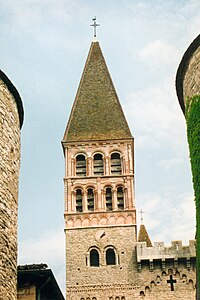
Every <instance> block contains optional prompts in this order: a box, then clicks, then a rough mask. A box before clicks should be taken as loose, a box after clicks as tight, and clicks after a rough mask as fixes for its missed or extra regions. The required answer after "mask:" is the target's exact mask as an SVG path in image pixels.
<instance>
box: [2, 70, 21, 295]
mask: <svg viewBox="0 0 200 300" xmlns="http://www.w3.org/2000/svg"><path fill="white" fill-rule="evenodd" d="M22 123H23V106H22V101H21V98H20V95H19V93H18V92H17V90H16V88H15V87H14V85H13V84H12V83H11V81H10V80H9V79H8V77H7V76H6V75H5V74H4V73H3V72H2V71H0V299H4V300H16V299H17V291H16V287H17V212H18V178H19V167H20V128H21V126H22Z"/></svg>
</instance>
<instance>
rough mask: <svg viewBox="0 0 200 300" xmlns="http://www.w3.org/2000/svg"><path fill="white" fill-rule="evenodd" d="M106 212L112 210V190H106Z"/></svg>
mask: <svg viewBox="0 0 200 300" xmlns="http://www.w3.org/2000/svg"><path fill="white" fill-rule="evenodd" d="M106 210H112V189H111V187H107V188H106Z"/></svg>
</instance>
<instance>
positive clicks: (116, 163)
mask: <svg viewBox="0 0 200 300" xmlns="http://www.w3.org/2000/svg"><path fill="white" fill-rule="evenodd" d="M121 173H122V166H121V157H120V154H119V153H117V152H115V153H112V154H111V174H116V175H119V174H121Z"/></svg>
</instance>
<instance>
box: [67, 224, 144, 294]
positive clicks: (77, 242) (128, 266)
mask: <svg viewBox="0 0 200 300" xmlns="http://www.w3.org/2000/svg"><path fill="white" fill-rule="evenodd" d="M135 245H136V231H135V226H113V227H99V228H81V229H80V228H79V229H67V230H66V258H67V261H66V264H67V299H79V300H80V299H81V297H85V298H86V297H87V296H90V297H91V299H92V297H93V296H94V295H97V294H98V299H102V300H105V299H106V298H105V295H104V291H105V289H108V293H109V295H110V296H112V292H111V289H112V290H113V288H114V289H115V288H116V287H119V286H127V285H130V284H135V282H136V281H137V277H138V275H137V263H136V253H135V251H136V249H135ZM107 247H113V248H114V249H115V253H116V258H117V263H116V265H106V258H105V252H106V248H107ZM91 248H95V249H98V252H99V258H100V259H99V267H92V266H90V263H89V251H90V249H91ZM79 290H80V291H79ZM101 294H102V296H101ZM103 295H104V296H103Z"/></svg>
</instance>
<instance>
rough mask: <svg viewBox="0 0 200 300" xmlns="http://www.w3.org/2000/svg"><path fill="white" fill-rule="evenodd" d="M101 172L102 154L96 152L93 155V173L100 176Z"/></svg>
mask: <svg viewBox="0 0 200 300" xmlns="http://www.w3.org/2000/svg"><path fill="white" fill-rule="evenodd" d="M103 174H104V171H103V156H102V155H101V154H100V153H97V154H95V155H94V175H97V176H102V175H103Z"/></svg>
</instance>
